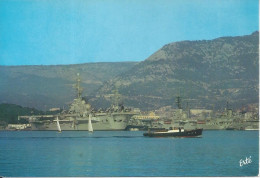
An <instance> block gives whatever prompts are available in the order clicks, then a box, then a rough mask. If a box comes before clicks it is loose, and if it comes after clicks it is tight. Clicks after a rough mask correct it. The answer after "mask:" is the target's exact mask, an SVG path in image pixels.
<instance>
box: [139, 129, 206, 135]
mask: <svg viewBox="0 0 260 178" xmlns="http://www.w3.org/2000/svg"><path fill="white" fill-rule="evenodd" d="M202 130H203V129H194V130H184V129H181V128H178V129H170V130H168V131H155V132H150V131H149V130H148V132H147V133H144V134H143V135H144V136H145V137H201V135H202Z"/></svg>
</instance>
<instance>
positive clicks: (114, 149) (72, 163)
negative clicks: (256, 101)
mask: <svg viewBox="0 0 260 178" xmlns="http://www.w3.org/2000/svg"><path fill="white" fill-rule="evenodd" d="M142 134H143V132H139V131H138V132H130V131H120V132H112V131H111V132H110V131H97V132H94V133H93V134H89V133H88V132H84V131H78V132H74V131H67V132H66V131H64V132H62V133H57V132H55V131H43V132H41V131H20V132H11V131H1V132H0V175H1V176H23V177H26V176H44V177H51V176H56V177H57V176H71V177H72V176H86V177H87V176H256V175H258V168H259V152H258V149H259V133H258V131H204V132H203V137H202V138H146V137H143V136H142ZM250 156H251V160H252V162H251V163H249V164H247V165H244V166H242V167H241V166H240V163H239V161H240V160H241V159H243V160H245V159H246V157H247V158H249V157H250Z"/></svg>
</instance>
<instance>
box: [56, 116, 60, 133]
mask: <svg viewBox="0 0 260 178" xmlns="http://www.w3.org/2000/svg"><path fill="white" fill-rule="evenodd" d="M56 122H57V129H58V132H59V133H61V128H60V122H59V118H58V117H57V119H56Z"/></svg>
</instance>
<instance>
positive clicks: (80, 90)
mask: <svg viewBox="0 0 260 178" xmlns="http://www.w3.org/2000/svg"><path fill="white" fill-rule="evenodd" d="M75 88H76V90H77V97H78V98H81V94H82V90H83V89H82V88H81V87H80V76H79V73H77V84H76V87H75Z"/></svg>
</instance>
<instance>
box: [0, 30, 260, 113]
mask: <svg viewBox="0 0 260 178" xmlns="http://www.w3.org/2000/svg"><path fill="white" fill-rule="evenodd" d="M258 39H259V33H258V32H254V33H252V34H251V35H246V36H238V37H221V38H217V39H214V40H201V41H181V42H174V43H170V44H167V45H165V46H163V47H162V48H161V49H159V50H158V51H157V52H155V53H154V54H152V55H151V56H150V57H149V58H148V59H146V60H144V61H142V62H139V63H137V62H123V63H89V64H77V65H62V66H0V76H1V77H0V103H12V104H20V105H22V106H28V107H36V108H38V109H45V108H47V109H48V108H51V107H62V106H64V105H66V104H68V103H69V102H71V101H72V100H73V97H75V91H74V89H73V87H72V86H73V84H74V83H75V80H76V74H77V73H80V75H81V78H82V82H83V88H84V92H83V95H87V96H88V99H89V102H90V103H91V104H92V105H93V106H94V107H96V108H99V107H108V106H109V105H110V104H111V102H112V100H113V97H111V96H113V95H111V94H113V93H114V91H115V90H118V92H119V93H120V94H121V101H122V102H123V103H124V104H125V105H126V106H131V107H139V108H141V109H144V110H150V109H156V108H160V107H163V106H167V105H172V106H174V107H176V105H175V104H174V101H175V97H176V96H177V95H180V96H181V97H182V98H183V107H185V105H186V102H189V105H190V107H193V108H194V107H204V108H208V109H213V108H214V109H218V108H221V107H222V106H223V105H225V103H226V102H227V101H229V103H230V104H231V106H232V107H233V108H236V107H241V106H242V105H246V104H250V103H258V90H259V88H258V83H259V82H258V81H259V78H258V71H259V67H258V56H259V52H258V49H259V40H258Z"/></svg>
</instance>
